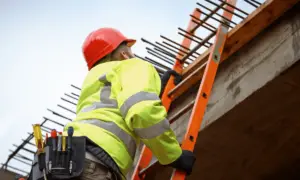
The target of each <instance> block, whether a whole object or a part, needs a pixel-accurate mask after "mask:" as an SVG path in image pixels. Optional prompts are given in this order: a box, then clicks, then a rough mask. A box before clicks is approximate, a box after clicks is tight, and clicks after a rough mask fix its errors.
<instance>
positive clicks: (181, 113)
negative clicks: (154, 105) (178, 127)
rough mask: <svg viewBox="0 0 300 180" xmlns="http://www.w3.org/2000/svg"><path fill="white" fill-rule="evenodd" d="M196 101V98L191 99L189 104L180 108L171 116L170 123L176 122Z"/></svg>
mask: <svg viewBox="0 0 300 180" xmlns="http://www.w3.org/2000/svg"><path fill="white" fill-rule="evenodd" d="M194 103H195V100H193V101H191V102H190V103H189V104H187V105H185V106H184V107H183V108H182V109H180V110H179V111H178V112H177V113H176V114H174V115H173V116H171V117H170V118H168V119H169V122H170V124H172V123H173V122H175V121H176V120H177V119H178V118H179V117H180V116H182V115H183V114H185V113H186V112H187V111H189V110H190V109H191V108H192V107H193V105H194Z"/></svg>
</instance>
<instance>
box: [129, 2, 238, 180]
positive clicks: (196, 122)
mask: <svg viewBox="0 0 300 180" xmlns="http://www.w3.org/2000/svg"><path fill="white" fill-rule="evenodd" d="M228 4H230V5H228ZM235 4H236V0H227V3H226V5H225V8H226V9H228V10H229V11H224V12H223V17H225V18H224V19H223V22H224V23H220V25H219V27H218V30H217V32H216V36H215V42H214V44H213V45H212V49H211V51H210V55H209V59H208V61H207V62H206V68H205V71H204V75H203V78H202V81H201V84H200V87H199V90H198V94H197V97H196V99H195V103H194V107H193V111H192V114H191V117H190V119H189V124H188V127H187V131H186V134H185V136H184V139H183V142H182V145H181V147H182V149H183V150H190V151H193V150H194V147H195V143H196V141H197V137H198V133H199V130H200V127H201V123H202V120H203V116H204V113H205V109H206V106H207V103H208V99H209V97H210V93H211V89H212V87H213V83H214V79H215V76H216V73H217V70H218V66H219V63H220V60H221V55H222V52H223V48H224V45H225V42H226V39H227V33H228V30H229V24H230V22H229V21H230V20H231V19H232V16H233V14H232V13H230V11H231V12H233V11H234V7H235ZM200 15H201V12H200V10H199V9H196V10H194V12H193V16H194V17H196V18H200ZM228 20H229V21H228ZM225 24H227V25H225ZM197 26H198V25H197V24H196V23H194V21H193V18H192V19H191V20H190V22H189V25H188V28H187V30H186V31H187V32H188V33H190V34H194V32H195V30H196V29H197V28H198V27H197ZM204 43H205V42H204ZM190 45H191V39H189V38H186V37H185V38H184V40H183V42H182V46H183V47H187V48H189V47H190ZM197 46H199V47H200V46H201V44H199V45H197ZM197 46H196V47H195V48H194V49H193V50H191V52H189V54H192V53H193V52H192V51H194V52H195V51H196V50H197V49H198V48H197ZM187 56H188V54H186V55H185V56H184V57H183V56H182V55H181V54H180V53H178V55H177V57H176V62H175V65H174V67H173V70H175V71H176V72H178V73H181V72H182V70H183V63H184V60H185V59H187ZM173 82H174V77H172V76H171V78H170V79H169V81H168V83H167V85H166V87H165V90H164V93H163V95H162V104H163V105H164V106H165V108H166V110H167V111H168V110H169V108H170V105H171V103H172V96H171V97H170V96H169V95H168V93H169V92H170V91H171V90H172V89H173V88H174V87H175V85H174V83H173ZM151 160H152V152H151V151H150V149H148V148H147V147H146V146H144V147H143V149H142V151H141V155H140V158H139V160H138V163H137V166H136V167H135V170H134V173H133V176H132V179H133V180H141V179H144V178H145V177H146V174H145V173H141V172H142V171H143V170H144V169H146V168H147V167H148V166H149V165H150V162H151ZM185 177H186V174H185V173H184V172H182V171H179V170H174V172H173V174H172V178H171V179H172V180H183V179H185Z"/></svg>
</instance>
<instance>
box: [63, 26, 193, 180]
mask: <svg viewBox="0 0 300 180" xmlns="http://www.w3.org/2000/svg"><path fill="white" fill-rule="evenodd" d="M135 42H136V41H135V40H133V39H128V38H126V37H125V36H124V35H123V34H122V33H121V32H119V31H118V30H116V29H113V28H101V29H98V30H96V31H93V32H92V33H90V34H89V35H88V37H87V38H86V40H85V42H84V44H83V47H82V50H83V55H84V58H85V60H86V63H87V66H88V69H89V72H88V74H87V76H86V79H85V80H84V82H83V85H82V89H81V95H80V98H79V101H78V104H77V117H76V119H75V120H74V121H72V122H71V123H68V124H67V125H66V127H65V130H67V128H68V127H70V126H72V127H73V128H74V136H86V137H87V138H88V140H89V143H88V144H87V153H86V166H85V170H84V173H83V176H82V179H94V180H97V179H99V180H100V179H105V178H106V179H113V180H117V179H121V178H123V179H124V178H125V175H126V174H127V173H128V171H129V170H130V169H131V168H132V165H133V160H134V157H135V151H136V148H137V146H138V145H139V143H140V141H142V142H143V143H144V144H145V145H146V146H147V147H149V148H150V149H151V151H152V152H153V154H154V155H155V156H156V158H157V159H158V161H159V162H160V163H161V164H162V165H170V166H172V167H174V168H178V169H181V170H184V171H186V172H187V173H190V172H191V170H192V165H193V163H194V161H195V157H194V155H193V153H192V152H189V151H182V150H181V148H180V145H179V143H178V141H177V140H176V137H175V135H174V132H173V131H172V130H171V128H170V125H169V122H168V120H167V119H166V116H167V112H166V110H165V108H164V106H162V104H161V100H160V98H159V94H160V90H161V89H160V88H161V81H160V77H159V75H158V73H157V72H156V70H155V68H154V67H153V66H152V65H151V64H150V63H148V62H145V61H143V60H140V59H138V58H135V57H134V55H133V53H132V51H131V48H130V47H131V46H132V45H133V44H134V43H135Z"/></svg>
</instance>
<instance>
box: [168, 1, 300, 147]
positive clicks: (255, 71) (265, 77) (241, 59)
mask: <svg viewBox="0 0 300 180" xmlns="http://www.w3.org/2000/svg"><path fill="white" fill-rule="evenodd" d="M298 8H299V3H298V5H297V7H295V8H293V9H292V10H291V11H289V12H288V13H286V14H285V15H284V16H283V17H281V18H280V19H279V20H277V21H276V22H275V23H274V24H273V25H271V26H270V27H269V28H267V29H265V31H264V32H262V33H260V35H259V36H257V37H256V38H255V39H253V40H252V41H251V42H250V43H248V44H247V45H245V46H244V47H243V48H242V49H241V50H240V51H238V52H237V53H235V54H234V55H233V56H232V57H230V58H229V59H228V60H226V61H225V62H224V63H222V64H221V65H220V68H219V71H218V74H217V77H216V80H215V84H214V88H213V90H212V95H211V97H210V100H209V104H208V106H207V110H206V113H205V117H204V120H203V123H202V127H201V128H202V129H203V128H205V127H207V126H208V125H210V124H211V123H213V122H214V121H216V120H218V118H220V117H221V116H222V115H224V114H225V113H226V112H228V111H229V110H231V109H232V108H234V107H235V106H236V105H237V104H239V103H240V102H242V101H243V100H244V99H245V98H247V97H248V96H250V95H251V94H252V93H254V92H255V91H257V90H258V89H259V88H261V87H263V86H264V85H265V84H266V83H268V82H269V81H271V80H272V79H274V78H275V77H277V76H278V75H279V74H280V73H281V72H283V71H284V70H286V69H288V68H289V67H290V66H291V65H293V64H294V63H295V62H296V61H298V60H299V59H300V11H298V10H297V9H298ZM197 89H198V86H197V87H195V88H194V89H193V90H190V92H187V93H185V94H184V95H183V96H182V97H180V98H178V99H177V100H176V101H175V102H174V103H173V105H172V107H171V110H170V116H172V114H174V113H176V111H177V110H179V109H181V108H182V107H183V106H184V105H185V104H187V103H188V102H190V101H191V100H193V99H194V98H195V96H196V91H197ZM190 114H191V111H189V112H187V113H186V114H185V115H183V116H181V117H180V118H179V119H178V120H177V121H176V122H175V123H174V124H173V125H172V128H173V129H174V130H175V132H176V134H177V136H178V139H179V140H180V141H181V139H182V137H183V136H184V133H185V129H186V126H187V123H188V120H189V117H190Z"/></svg>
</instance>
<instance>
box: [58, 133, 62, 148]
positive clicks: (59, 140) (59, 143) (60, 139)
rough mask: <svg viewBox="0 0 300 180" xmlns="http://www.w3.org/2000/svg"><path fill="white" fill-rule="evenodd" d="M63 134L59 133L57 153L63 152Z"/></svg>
mask: <svg viewBox="0 0 300 180" xmlns="http://www.w3.org/2000/svg"><path fill="white" fill-rule="evenodd" d="M61 135H62V133H61V132H59V133H58V138H57V151H61V147H62V137H61Z"/></svg>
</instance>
